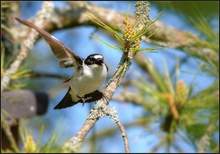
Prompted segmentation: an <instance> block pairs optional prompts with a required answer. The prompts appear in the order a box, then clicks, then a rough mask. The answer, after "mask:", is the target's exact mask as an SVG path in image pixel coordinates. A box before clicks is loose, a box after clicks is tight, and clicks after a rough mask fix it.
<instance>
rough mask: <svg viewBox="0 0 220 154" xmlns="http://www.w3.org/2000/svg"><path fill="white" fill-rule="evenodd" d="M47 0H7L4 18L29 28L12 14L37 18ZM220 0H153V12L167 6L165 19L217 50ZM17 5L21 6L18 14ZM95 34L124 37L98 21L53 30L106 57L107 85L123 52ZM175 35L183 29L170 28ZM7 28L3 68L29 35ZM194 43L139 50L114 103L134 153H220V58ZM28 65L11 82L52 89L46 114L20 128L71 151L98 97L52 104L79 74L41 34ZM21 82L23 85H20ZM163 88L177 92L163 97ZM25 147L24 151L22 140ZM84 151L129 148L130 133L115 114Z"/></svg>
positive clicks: (52, 147) (79, 49)
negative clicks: (125, 141)
mask: <svg viewBox="0 0 220 154" xmlns="http://www.w3.org/2000/svg"><path fill="white" fill-rule="evenodd" d="M42 3H43V2H8V3H5V5H6V6H7V7H5V8H4V7H2V11H4V12H5V16H4V21H5V22H4V23H3V24H5V26H6V27H7V26H8V29H9V31H10V25H13V26H16V27H18V26H22V27H24V26H23V25H19V24H18V23H17V22H16V21H15V20H13V19H14V17H18V18H21V19H24V20H30V19H33V18H34V17H35V16H36V13H37V12H38V11H39V10H40V9H41V6H42ZM87 3H88V4H89V5H96V6H100V7H103V8H105V9H108V10H115V11H117V12H120V13H123V14H126V12H127V10H128V5H130V14H131V15H134V11H135V1H131V2H130V1H129V2H126V1H123V2H113V1H111V2H106V1H97V2H96V1H89V2H87ZM53 4H54V5H55V9H57V10H61V11H62V10H65V9H67V8H68V7H71V6H70V4H69V3H68V2H59V1H54V2H53ZM218 4H219V2H204V1H203V2H189V1H188V2H150V19H151V18H153V17H154V16H156V15H157V14H158V13H160V12H161V11H162V12H163V13H164V16H163V17H162V18H160V19H159V21H160V22H162V23H163V24H165V25H167V26H171V27H174V28H175V29H177V30H179V31H181V32H184V33H186V35H187V36H188V35H189V36H190V34H192V35H195V36H197V37H195V40H196V39H199V41H198V42H196V41H195V43H194V45H195V46H194V47H195V50H196V52H199V47H201V46H204V48H206V49H210V50H212V51H214V53H215V55H216V57H218V56H219V44H218V35H219V7H218ZM73 9H74V8H73ZM14 10H17V14H15V13H14V12H16V11H14ZM51 20H52V19H51ZM12 30H13V29H11V31H12ZM162 30H163V29H162ZM2 31H5V33H8V35H9V36H10V37H11V38H16V37H12V36H13V32H11V33H9V32H8V31H6V30H5V29H2ZM167 32H169V31H167ZM16 33H18V32H16ZM19 33H23V32H22V31H21V32H19ZM93 33H94V34H96V35H98V36H99V37H101V38H102V39H103V40H105V41H106V42H108V43H110V44H113V45H115V44H117V42H116V40H115V39H113V37H111V36H110V35H109V34H108V33H106V31H104V30H103V29H101V28H97V27H95V26H93V25H79V26H72V27H69V28H65V29H59V30H55V31H53V32H52V33H51V34H52V35H53V36H55V37H56V38H57V39H59V40H60V41H61V42H63V43H64V44H65V45H66V46H68V47H69V48H70V49H72V50H73V51H75V52H76V53H77V54H78V55H79V56H81V57H83V58H86V57H87V56H88V55H90V54H93V53H99V54H102V55H103V56H104V57H105V63H106V64H107V65H108V68H109V73H108V78H107V81H106V83H105V84H104V85H103V86H102V87H101V88H100V89H103V88H104V87H105V86H106V84H107V82H108V80H109V79H110V77H111V76H112V75H113V74H114V72H115V70H116V68H117V65H118V63H119V61H120V58H121V56H122V52H121V51H119V50H115V49H112V48H110V47H108V46H106V45H105V44H104V43H102V42H100V41H98V40H96V39H93V38H91V37H90V36H91V34H93ZM161 33H166V31H163V32H161ZM176 34H178V33H174V34H166V35H168V36H169V35H176ZM2 35H3V38H2V44H3V46H4V48H5V49H6V50H5V59H2V60H3V63H4V67H1V68H2V69H3V70H6V69H7V67H8V66H9V65H10V63H11V61H13V58H11V57H15V55H16V54H17V53H18V52H19V44H20V43H22V42H20V40H16V39H15V40H14V42H13V43H11V42H10V41H8V39H7V37H6V36H7V35H4V34H3V33H2ZM180 43H183V42H180ZM154 46H160V44H157V43H149V42H148V43H147V42H143V43H141V48H148V47H154ZM197 47H198V50H197ZM189 48H190V47H189ZM7 49H8V50H7ZM187 49H188V48H186V47H182V46H180V47H175V46H174V47H169V45H167V47H165V48H164V49H162V50H156V51H155V52H141V53H137V54H138V55H141V57H142V58H143V59H145V61H144V60H142V62H146V63H144V65H140V63H138V62H137V61H136V60H134V62H133V64H132V66H131V68H130V70H129V71H128V72H127V74H126V75H125V77H124V79H123V81H122V84H121V86H119V87H118V89H117V90H116V92H115V94H114V97H113V99H112V100H111V101H110V103H109V106H111V107H114V108H115V109H116V110H117V112H118V115H119V118H120V120H121V122H122V124H123V125H124V126H125V129H126V132H127V135H128V141H129V145H130V151H131V152H134V153H135V152H201V151H202V152H219V117H218V107H219V99H218V97H219V87H218V82H219V78H218V77H219V76H218V74H219V66H218V58H217V61H216V60H213V59H211V58H207V56H206V55H204V54H202V53H201V54H195V53H193V54H192V53H190V52H188V51H187ZM208 51H209V50H208ZM6 64H8V65H6ZM22 66H23V67H22V69H24V70H31V72H29V73H30V74H32V75H31V77H21V78H18V79H16V78H15V79H13V80H11V83H10V84H9V86H8V87H7V89H8V90H12V89H28V90H31V91H37V92H45V93H46V94H48V96H49V104H48V108H47V112H45V114H43V115H37V116H32V117H31V118H21V119H20V124H19V127H20V129H21V132H23V135H24V136H25V134H26V135H27V134H31V136H32V137H33V140H34V141H35V142H36V143H37V142H39V144H37V145H38V146H39V148H38V150H39V151H38V152H43V151H46V150H47V151H46V152H54V151H56V152H64V151H63V149H62V147H63V144H64V143H65V142H66V141H68V140H69V139H70V138H71V137H72V136H74V135H76V133H77V132H78V131H79V130H80V128H81V127H82V125H83V124H84V122H85V120H86V118H87V116H88V114H89V112H90V109H91V108H92V107H93V106H94V104H95V103H90V104H85V105H84V106H83V105H82V104H77V105H75V106H73V107H70V108H66V109H62V110H54V109H53V108H54V106H55V105H57V104H58V103H59V101H60V100H61V99H62V98H63V97H64V95H65V94H66V92H67V90H68V87H67V86H66V85H65V84H63V83H62V82H63V81H64V80H65V79H66V78H68V77H70V76H71V75H72V74H73V72H74V69H73V68H60V67H59V65H58V62H57V60H56V58H55V57H54V55H53V54H52V52H51V50H50V47H49V46H48V44H47V43H46V42H45V40H44V39H42V38H40V39H39V40H38V41H36V43H35V45H34V47H33V49H32V50H31V52H30V54H29V55H28V57H27V58H26V59H25V62H24V64H23V65H22ZM141 66H142V67H141ZM145 67H146V68H148V69H146V68H145ZM3 72H4V71H2V75H4V74H3ZM33 74H34V75H33ZM16 84H17V85H18V86H15V85H16ZM13 85H14V86H13ZM179 89H180V90H179ZM164 94H170V95H169V97H164V99H163V96H164ZM125 96H127V97H125ZM170 97H171V98H173V99H174V101H175V103H176V106H177V111H178V115H179V117H178V119H175V117H174V116H175V115H173V112H172V109H171V107H170V106H169V103H170V102H169V101H170V99H169V98H170ZM177 100H179V101H177ZM178 103H179V104H178ZM180 104H181V105H180ZM42 129H43V131H42ZM40 136H41V137H40ZM45 147H47V148H45ZM19 149H20V150H21V151H22V150H24V141H22V139H20V142H19ZM3 152H4V151H3ZM78 152H103V153H104V152H124V144H123V140H122V137H121V134H120V131H119V129H118V128H117V125H116V124H115V123H114V122H113V121H112V120H111V119H110V118H109V117H105V118H102V119H99V120H98V122H97V123H96V125H95V126H94V127H93V129H92V130H91V131H90V133H89V134H88V135H87V137H86V139H85V141H84V142H83V144H82V146H81V148H80V149H79V151H78Z"/></svg>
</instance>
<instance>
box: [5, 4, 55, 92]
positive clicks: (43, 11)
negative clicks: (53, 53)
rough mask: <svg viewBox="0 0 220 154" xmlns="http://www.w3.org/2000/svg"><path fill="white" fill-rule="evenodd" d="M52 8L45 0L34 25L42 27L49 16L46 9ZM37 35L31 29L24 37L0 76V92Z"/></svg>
mask: <svg viewBox="0 0 220 154" xmlns="http://www.w3.org/2000/svg"><path fill="white" fill-rule="evenodd" d="M52 8H53V3H52V2H47V1H45V2H43V5H42V8H41V10H40V11H39V12H38V14H37V16H36V19H35V21H36V25H39V27H42V24H43V22H44V19H45V18H48V17H50V14H49V13H48V11H49V10H51V9H52ZM19 32H20V31H19ZM37 36H38V32H35V31H32V32H31V33H29V34H28V37H27V38H26V39H25V41H24V43H23V44H22V46H21V50H20V53H19V54H18V55H17V57H16V59H15V60H14V61H13V63H12V64H11V65H10V67H9V69H7V70H6V71H5V73H4V75H3V77H2V80H1V92H3V90H4V89H5V88H6V87H7V85H8V84H9V82H10V80H11V76H12V75H13V74H14V73H15V72H16V71H17V70H18V69H19V67H20V66H21V65H22V63H23V61H24V59H25V58H26V57H27V56H28V54H29V52H30V49H31V48H32V47H33V45H34V42H35V41H36V38H37Z"/></svg>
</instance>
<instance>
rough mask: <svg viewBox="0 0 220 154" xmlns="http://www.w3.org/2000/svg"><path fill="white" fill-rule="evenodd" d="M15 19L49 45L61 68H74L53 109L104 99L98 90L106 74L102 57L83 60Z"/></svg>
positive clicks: (36, 28) (37, 29)
mask: <svg viewBox="0 0 220 154" xmlns="http://www.w3.org/2000/svg"><path fill="white" fill-rule="evenodd" d="M15 19H16V20H17V21H18V22H19V23H21V24H23V25H25V26H28V27H30V28H33V29H35V30H36V31H37V32H39V34H40V35H41V37H43V38H44V39H45V41H46V42H47V43H48V44H49V46H50V48H51V51H52V52H53V54H54V55H55V57H56V59H57V60H58V62H59V66H60V67H61V68H67V67H74V68H75V71H74V73H73V75H72V76H71V77H69V78H68V79H67V80H65V81H64V82H67V83H68V85H69V89H68V91H67V93H66V95H65V96H64V97H63V99H62V100H61V101H60V102H59V103H58V104H57V105H56V106H55V107H54V109H63V108H67V107H71V106H73V105H75V104H77V103H80V102H81V103H83V104H84V103H89V102H94V101H97V100H99V99H101V98H102V97H105V96H104V95H103V93H102V92H100V91H99V90H98V88H100V87H101V86H102V85H103V84H104V82H105V80H106V78H107V74H108V66H107V65H106V64H105V63H104V57H103V55H101V54H91V55H89V56H88V57H87V58H86V59H83V58H82V57H80V56H78V55H77V54H76V53H75V52H74V51H72V50H71V49H70V48H68V47H67V46H65V45H64V44H63V43H62V42H60V41H59V40H58V39H57V38H55V37H54V36H52V35H51V34H49V33H48V32H46V31H45V30H43V29H41V28H39V27H38V26H36V25H34V24H33V23H31V22H28V21H26V20H22V19H19V18H17V17H15Z"/></svg>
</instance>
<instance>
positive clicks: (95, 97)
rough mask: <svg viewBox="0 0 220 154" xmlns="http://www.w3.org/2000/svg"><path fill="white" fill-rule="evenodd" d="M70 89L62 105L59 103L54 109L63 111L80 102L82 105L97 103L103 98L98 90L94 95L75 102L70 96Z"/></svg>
mask: <svg viewBox="0 0 220 154" xmlns="http://www.w3.org/2000/svg"><path fill="white" fill-rule="evenodd" d="M70 90H71V89H70V88H69V90H68V92H67V93H66V95H65V96H64V98H63V99H62V100H61V101H60V103H58V104H57V105H56V106H55V107H54V109H62V108H67V107H70V106H73V105H75V104H77V103H79V102H81V103H90V102H94V101H97V100H99V99H101V98H102V96H103V94H102V92H100V91H98V90H96V91H94V92H92V93H89V94H86V95H85V96H84V97H83V98H80V99H79V100H78V101H77V102H74V101H73V100H72V98H71V95H70Z"/></svg>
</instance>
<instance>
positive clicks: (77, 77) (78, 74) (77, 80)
mask: <svg viewBox="0 0 220 154" xmlns="http://www.w3.org/2000/svg"><path fill="white" fill-rule="evenodd" d="M102 65H103V66H100V65H83V69H81V70H79V71H75V72H74V74H73V77H72V78H71V80H70V88H71V90H72V91H73V92H74V94H76V95H78V96H80V97H83V96H84V95H85V94H88V93H91V92H93V91H95V90H97V89H98V88H99V87H100V86H102V84H103V83H104V82H105V80H106V77H107V68H106V67H105V66H104V64H102Z"/></svg>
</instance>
